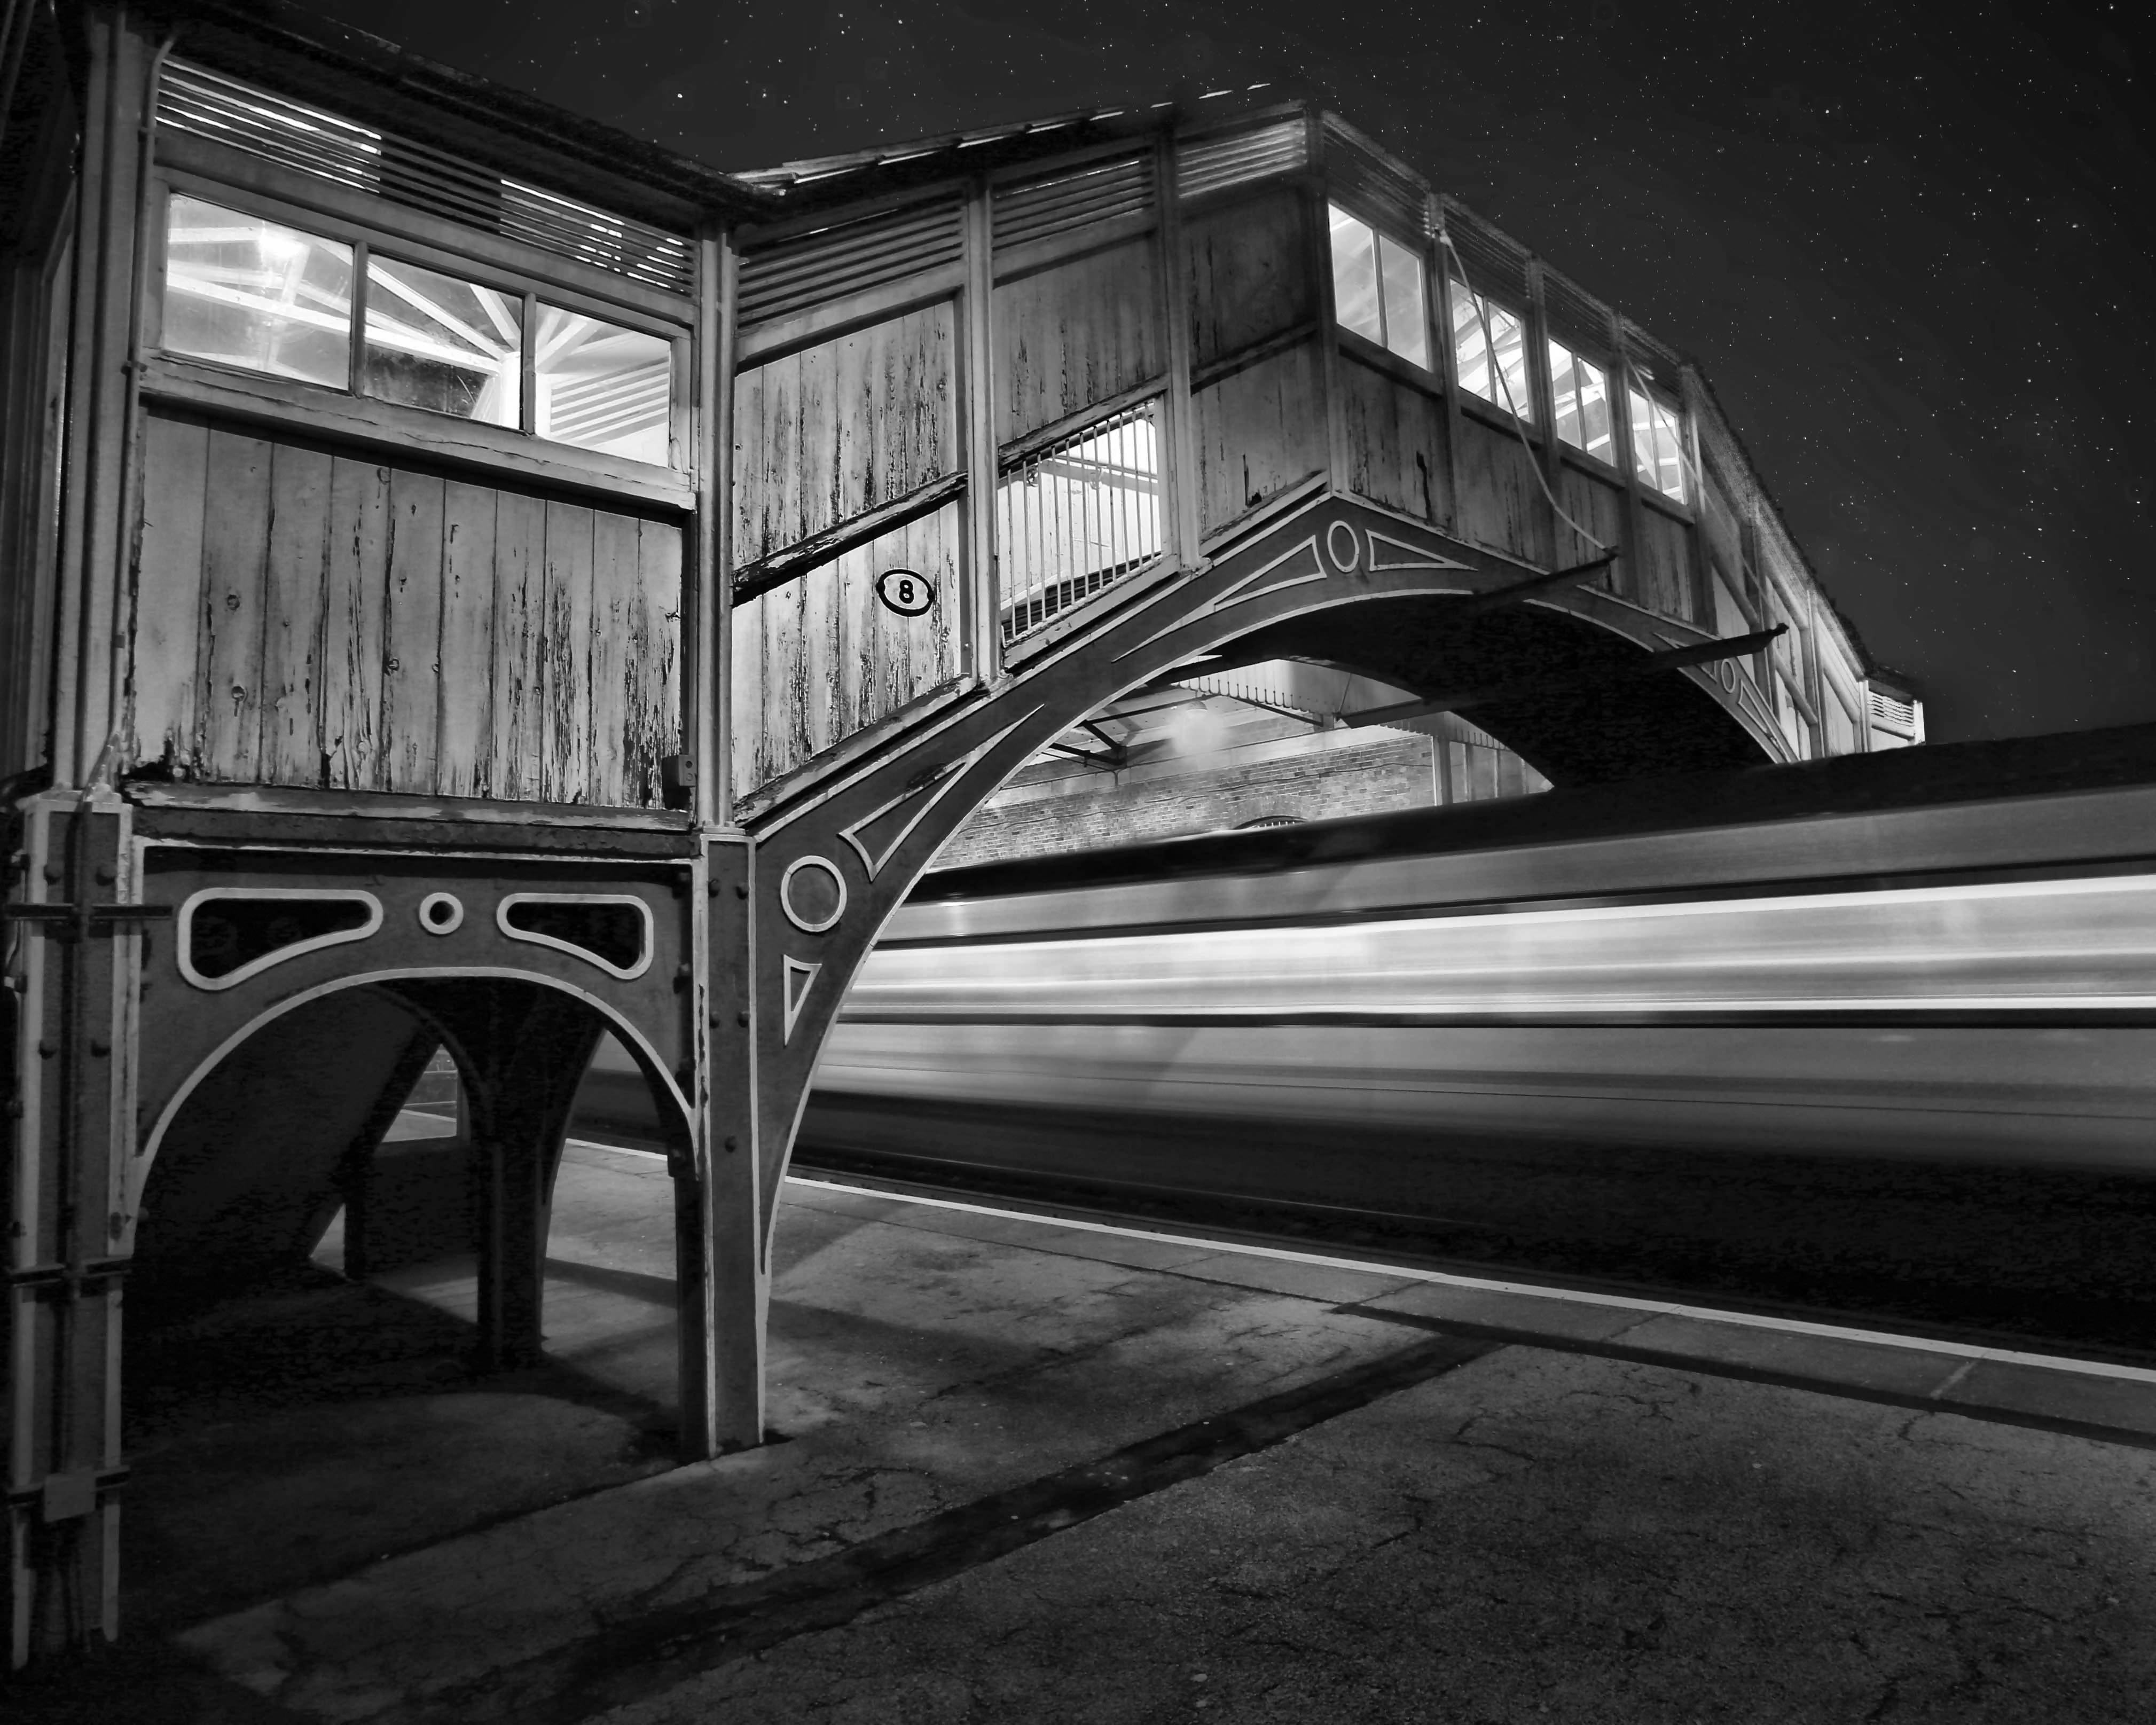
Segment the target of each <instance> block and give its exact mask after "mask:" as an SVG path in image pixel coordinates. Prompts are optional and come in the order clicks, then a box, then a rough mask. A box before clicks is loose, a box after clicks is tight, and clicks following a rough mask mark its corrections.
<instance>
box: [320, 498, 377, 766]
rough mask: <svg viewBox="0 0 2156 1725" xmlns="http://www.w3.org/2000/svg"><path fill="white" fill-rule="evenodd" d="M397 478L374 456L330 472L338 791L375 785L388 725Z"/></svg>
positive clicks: (328, 682) (328, 664) (326, 720)
mask: <svg viewBox="0 0 2156 1725" xmlns="http://www.w3.org/2000/svg"><path fill="white" fill-rule="evenodd" d="M389 477H390V470H389V469H388V468H386V467H377V466H375V465H373V464H372V462H364V461H339V462H337V463H336V466H335V468H334V470H332V471H331V475H330V561H329V569H328V573H327V578H326V580H325V581H324V583H323V597H322V616H323V624H322V716H321V737H322V748H323V752H325V753H326V755H327V756H328V757H329V761H328V765H327V768H326V779H327V783H328V785H329V787H330V788H332V789H335V790H350V791H357V790H367V789H371V788H372V787H373V785H374V782H375V778H376V774H375V771H374V763H375V760H376V758H377V739H378V737H379V735H380V732H381V723H382V606H383V602H384V599H385V598H386V597H387V586H388V583H387V581H386V579H385V576H384V572H385V571H386V569H387V568H388V547H389Z"/></svg>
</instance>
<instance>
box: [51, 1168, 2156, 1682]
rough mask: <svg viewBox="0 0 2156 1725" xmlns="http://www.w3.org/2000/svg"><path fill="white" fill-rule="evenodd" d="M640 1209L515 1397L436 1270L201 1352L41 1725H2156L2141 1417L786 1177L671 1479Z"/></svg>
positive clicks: (2123, 1380)
mask: <svg viewBox="0 0 2156 1725" xmlns="http://www.w3.org/2000/svg"><path fill="white" fill-rule="evenodd" d="M670 1250H671V1228H670V1193H669V1189H668V1182H667V1179H666V1176H665V1170H664V1166H663V1164H662V1163H660V1162H659V1161H658V1160H657V1159H656V1158H649V1157H646V1156H642V1155H639V1154H636V1153H630V1152H624V1151H618V1150H609V1149H605V1148H602V1147H596V1146H588V1145H574V1146H572V1152H571V1155H570V1158H569V1159H568V1162H567V1165H566V1167H565V1168H564V1172H563V1175H562V1187H561V1189H560V1194H559V1197H558V1199H557V1214H556V1225H555V1230H554V1234H553V1235H552V1240H551V1241H550V1254H551V1256H550V1261H549V1268H550V1282H549V1287H548V1307H547V1313H548V1316H547V1331H548V1338H549V1340H548V1346H549V1351H550V1354H551V1356H552V1364H551V1365H550V1366H549V1367H547V1368H542V1370H541V1371H539V1372H537V1373H531V1374H521V1375H519V1376H517V1377H516V1378H506V1379H505V1378H492V1379H487V1380H485V1381H483V1382H481V1383H477V1384H474V1383H470V1382H458V1381H454V1372H453V1371H452V1370H451V1369H450V1368H448V1367H444V1364H443V1363H442V1362H441V1360H440V1358H438V1356H439V1355H440V1354H441V1353H442V1349H441V1347H440V1345H439V1344H440V1343H442V1342H443V1340H444V1338H449V1337H454V1335H455V1334H456V1333H457V1332H458V1331H459V1326H460V1325H462V1324H463V1323H464V1322H465V1321H466V1319H467V1318H468V1317H469V1312H470V1305H469V1301H470V1271H469V1266H458V1265H456V1264H454V1263H449V1264H443V1265H438V1266H424V1267H423V1268H420V1269H417V1270H410V1271H403V1272H400V1273H398V1276H395V1277H393V1278H391V1282H392V1285H391V1286H388V1287H387V1288H368V1289H363V1290H362V1289H353V1288H351V1287H349V1286H337V1285H336V1283H335V1279H334V1278H332V1277H330V1276H327V1274H326V1273H325V1274H324V1276H322V1278H321V1281H320V1282H319V1284H317V1285H311V1286H305V1287H295V1288H292V1289H290V1290H285V1291H280V1292H278V1293H275V1294H274V1295H267V1296H264V1301H262V1302H260V1303H259V1305H258V1307H255V1308H253V1309H252V1311H251V1315H250V1313H240V1314H238V1315H236V1316H235V1315H232V1314H228V1315H227V1316H226V1317H224V1318H223V1319H221V1320H218V1322H223V1324H224V1325H225V1326H226V1327H225V1328H224V1329H223V1331H221V1332H217V1333H214V1334H197V1335H196V1336H194V1337H193V1339H192V1342H191V1343H189V1345H191V1346H193V1348H195V1349H196V1353H195V1354H194V1355H193V1358H197V1359H198V1360H199V1359H200V1358H204V1357H211V1358H214V1357H216V1349H217V1348H219V1347H223V1348H226V1349H227V1350H228V1358H231V1359H233V1360H235V1361H236V1360H238V1359H240V1358H243V1357H245V1358H254V1359H255V1360H256V1361H257V1369H256V1370H255V1373H254V1376H253V1377H251V1378H249V1377H247V1376H246V1375H245V1374H235V1375H234V1378H233V1380H232V1383H231V1385H230V1386H229V1387H228V1389H226V1390H225V1391H224V1392H223V1396H224V1399H223V1400H222V1401H215V1402H209V1403H205V1402H203V1400H202V1399H200V1397H199V1395H198V1396H197V1397H196V1399H194V1400H192V1401H190V1400H189V1399H187V1396H186V1395H184V1394H182V1393H181V1392H180V1391H179V1390H178V1389H174V1390H172V1392H171V1394H168V1396H167V1398H166V1399H165V1401H164V1402H163V1403H162V1404H152V1405H151V1409H150V1412H149V1414H148V1415H147V1416H146V1417H147V1418H148V1420H149V1421H150V1423H149V1425H147V1426H146V1428H145V1436H144V1438H143V1440H142V1441H141V1445H140V1449H141V1455H140V1459H139V1461H138V1465H137V1484H136V1488H135V1495H136V1498H137V1499H138V1500H139V1508H136V1509H131V1514H133V1515H134V1516H135V1517H136V1532H135V1534H134V1536H133V1537H135V1538H138V1539H139V1540H141V1542H142V1544H141V1547H140V1550H139V1554H138V1555H137V1557H136V1560H135V1563H134V1566H133V1567H132V1568H131V1575H132V1576H133V1578H134V1579H135V1583H136V1588H137V1590H138V1591H137V1595H136V1601H135V1604H134V1605H133V1609H134V1610H135V1612H136V1618H135V1624H136V1634H135V1635H133V1636H132V1637H131V1641H130V1644H129V1647H128V1650H127V1651H123V1653H122V1654H121V1655H120V1656H118V1657H115V1658H114V1659H111V1660H108V1661H105V1662H104V1663H103V1666H101V1668H100V1670H99V1671H93V1672H92V1673H90V1674H89V1675H88V1676H87V1677H86V1679H85V1681H80V1682H78V1683H76V1684H75V1685H74V1686H72V1687H70V1688H69V1689H68V1690H67V1691H66V1692H64V1693H61V1692H58V1691H52V1692H44V1693H43V1694H39V1693H33V1692H23V1694H22V1695H20V1696H18V1697H17V1701H18V1702H19V1703H20V1704H21V1705H22V1706H23V1714H22V1717H25V1718H28V1717H63V1716H66V1715H69V1713H70V1712H72V1713H73V1714H74V1716H79V1717H85V1718H87V1717H102V1718H105V1719H110V1718H113V1717H126V1718H128V1719H130V1720H139V1721H145V1722H157V1725H162V1722H164V1721H180V1720H186V1721H190V1722H193V1721H225V1720H233V1721H239V1722H246V1721H253V1720H259V1721H265V1722H266V1721H288V1722H289V1721H306V1722H338V1725H360V1722H368V1725H423V1722H424V1725H434V1722H442V1725H446V1722H451V1721H454V1722H458V1725H463V1722H468V1721H482V1720H497V1719H499V1720H515V1721H521V1722H534V1725H536V1722H541V1721H547V1722H567V1721H571V1720H583V1719H604V1720H606V1721H608V1722H610V1725H675V1722H680V1725H687V1722H690V1721H697V1722H702V1721H716V1720H723V1721H726V1722H727V1725H762V1722H771V1725H778V1722H788V1725H790V1722H796V1721H814V1722H825V1721H829V1722H834V1725H836V1722H857V1721H858V1722H871V1721H873V1722H884V1721H908V1722H911V1721H921V1722H929V1721H935V1722H942V1721H950V1722H954V1725H955V1722H960V1721H964V1722H969V1725H971V1722H983V1721H992V1722H993V1721H1003V1720H1010V1721H1026V1722H1030V1721H1035V1720H1044V1721H1064V1720H1069V1721H1074V1722H1075V1721H1086V1722H1101V1725H1106V1722H1122V1721H1131V1722H1139V1721H1144V1722H1159V1721H1171V1720H1181V1719H1191V1720H1196V1719H1200V1718H1203V1719H1224V1720H1235V1721H1245V1720H1247V1721H1253V1722H1273V1721H1280V1722H1294V1725H1306V1722H1307V1721H1308V1720H1310V1719H1312V1718H1313V1717H1324V1718H1331V1719H1337V1720H1342V1721H1358V1722H1360V1721H1395V1720H1397V1721H1403V1722H1405V1721H1415V1722H1424V1721H1436V1720H1447V1721H1450V1720H1460V1721H1476V1722H1496V1721H1514V1720H1518V1721H1536V1722H1542V1721H1578V1722H1582V1725H1585V1722H1589V1721H1592V1722H1594V1725H1609V1722H1620V1725H1621V1722H1630V1721H1635V1720H1636V1721H1655V1722H1663V1721H1667V1722H1671V1725H1684V1722H1693V1721H1702V1722H1703V1721H1716V1722H1722V1721H1727V1722H1755V1721H1758V1722H1763V1721H1782V1720H1789V1721H1798V1720H1803V1721H1809V1720H1822V1721H1825V1720H1835V1721H1839V1720H1886V1721H1892V1722H1893V1725H1907V1722H1912V1721H1938V1722H1941V1725H1945V1722H1953V1725H1971V1722H1980V1721H1992V1720H1997V1721H2001V1722H2004V1721H2014V1722H2016V1725H2021V1722H2029V1721H2039V1720H2071V1721H2075V1722H2082V1725H2113V1722H2116V1725H2137V1722H2143V1721H2156V1698H2152V1697H2156V1633H2152V1630H2156V1373H2149V1372H2146V1371H2139V1370H2136V1369H2134V1368H2127V1367H2117V1366H2112V1367H2094V1366H2086V1365H2084V1366H2076V1367H2069V1366H2062V1365H2058V1364H2046V1363H2041V1362H2040V1361H2035V1360H2031V1359H2027V1358H2015V1357H2012V1356H2010V1355H2007V1354H2004V1353H1999V1352H1998V1351H1995V1350H1984V1349H1981V1348H1970V1347H1968V1346H1962V1345H1956V1344H1950V1343H1937V1342H1933V1343H1917V1342H1913V1341H1911V1342H1887V1341H1882V1340H1879V1339H1867V1338H1863V1337H1856V1336H1853V1335H1850V1334H1845V1333H1837V1332H1834V1331H1832V1330H1831V1329H1830V1328H1829V1327H1825V1326H1809V1327H1806V1326H1792V1325H1789V1324H1788V1323H1784V1322H1777V1321H1772V1320H1763V1319H1762V1320H1738V1319H1732V1318H1729V1317H1716V1316H1711V1315H1706V1314H1702V1313H1697V1312H1687V1311H1685V1310H1682V1309H1678V1308H1673V1307H1668V1306H1658V1305H1656V1304H1655V1303H1653V1302H1647V1301H1629V1302H1627V1301H1616V1300H1613V1299H1610V1298H1607V1297H1603V1296H1551V1295H1548V1294H1542V1293H1536V1292H1531V1291H1522V1290H1519V1289H1511V1288H1507V1287H1504V1286H1497V1285H1492V1284H1488V1283H1484V1284H1480V1285H1477V1284H1474V1283H1470V1282H1465V1281H1459V1280H1456V1279H1445V1278H1440V1277H1432V1276H1427V1275H1424V1274H1420V1273H1416V1272H1411V1271H1399V1270H1392V1269H1384V1268H1369V1267H1360V1266H1353V1265H1349V1264H1345V1263H1342V1262H1338V1261H1329V1260H1322V1259H1320V1258H1317V1257H1313V1256H1312V1255H1297V1254H1292V1253H1286V1252H1282V1251H1278V1250H1270V1251H1269V1250H1255V1249H1241V1248H1237V1249H1227V1248H1223V1247H1221V1246H1219V1245H1217V1244H1213V1243H1208V1242H1204V1241H1194V1240H1183V1239H1177V1238H1174V1237H1172V1236H1168V1235H1161V1234H1158V1233H1152V1234H1147V1233H1134V1232H1128V1231H1122V1230H1115V1229H1112V1228H1110V1227H1106V1226H1094V1225H1085V1224H1077V1223H1074V1222H1071V1221H1068V1220H1064V1221H1049V1220H1043V1219H1039V1218H1036V1217H1028V1216H1023V1215H1016V1214H1008V1213H1001V1212H998V1210H996V1209H994V1208H993V1207H991V1206H983V1205H966V1204H952V1203H948V1202H934V1201H926V1200H923V1199H920V1198H918V1197H902V1196H895V1195H891V1194H876V1193H870V1192H865V1191H862V1190H860V1189H845V1188H841V1187H838V1186H834V1185H829V1184H820V1183H815V1182H813V1181H808V1180H802V1181H796V1182H795V1183H793V1186H792V1187H791V1189H789V1192H788V1202H787V1208H786V1209H785V1211H784V1212H783V1216H782V1220H781V1223H780V1230H779V1235H778V1266H777V1274H776V1279H775V1284H774V1291H773V1324H772V1337H773V1341H772V1348H773V1358H772V1370H771V1378H772V1380H773V1385H774V1394H773V1402H772V1406H771V1424H772V1426H773V1434H774V1436H775V1438H776V1439H777V1441H774V1442H773V1443H771V1444H768V1445H766V1446H765V1447H763V1448H762V1449H760V1450H755V1451H752V1452H746V1453H742V1454H739V1455H731V1456H727V1457H725V1458H722V1459H721V1460H719V1461H713V1462H709V1463H702V1464H697V1465H694V1466H685V1467H673V1466H670V1465H669V1463H668V1461H667V1459H666V1455H665V1448H664V1445H663V1441H662V1440H661V1434H662V1433H663V1430H664V1429H665V1425H666V1421H667V1419H668V1417H669V1414H668V1405H667V1404H668V1402H669V1400H670V1395H671V1384H672V1373H673V1332H672V1322H673V1321H672V1314H671V1310H670V1303H671V1283H670V1280H669V1276H668V1271H669V1269H670ZM280 1302H281V1303H280ZM369 1302H372V1303H369ZM460 1302H462V1303H461V1304H460ZM392 1307H393V1308H394V1312H393V1313H392V1311H391V1309H392ZM385 1313H391V1315H393V1316H394V1315H397V1314H401V1315H402V1316H401V1317H400V1318H399V1322H404V1323H405V1324H406V1329H405V1331H403V1332H398V1331H396V1327H395V1325H394V1324H385V1322H383V1321H382V1320H383V1317H384V1314H385ZM250 1326H252V1328H250ZM393 1333H401V1334H407V1335H408V1337H413V1338H416V1339H413V1340H411V1341H410V1342H409V1344H408V1345H405V1344H403V1343H394V1342H393V1341H391V1340H387V1339H383V1338H385V1337H390V1336H392V1335H393ZM266 1337H284V1338H285V1340H284V1341H283V1342H281V1343H277V1344H276V1346H275V1347H273V1346H271V1345H270V1344H269V1342H267V1341H265V1339H264V1338H266ZM181 1340H182V1341H187V1338H185V1337H182V1338H181ZM172 1345H173V1346H175V1347H177V1346H178V1345H180V1344H179V1343H177V1342H176V1343H173V1344H172ZM280 1347H281V1348H283V1349H284V1352H283V1353H279V1352H278V1351H277V1349H278V1348H280ZM205 1348H207V1349H208V1350H209V1353H208V1356H205V1355H204V1354H203V1349H205ZM265 1348H267V1349H268V1352H267V1353H266V1354H265V1353H264V1349H265ZM430 1349H431V1350H432V1351H431V1352H430V1351H429V1350H430ZM400 1350H401V1351H400ZM340 1373H341V1374H342V1375H341V1376H340V1375H339V1374H340ZM444 1373H448V1375H444ZM308 1384H311V1386H312V1387H311V1388H308V1387H305V1386H306V1385H308ZM295 1386H298V1387H295ZM280 1398H281V1399H280ZM160 1408H162V1413H161V1412H160V1411H159V1409H160ZM160 1420H162V1425H161V1424H159V1423H158V1422H159V1421H160ZM115 1693H118V1694H120V1695H121V1697H122V1698H121V1704H120V1705H118V1706H117V1707H115V1702H114V1698H115ZM100 1707H101V1708H102V1711H101V1712H100V1711H99V1710H98V1709H99V1708H100Z"/></svg>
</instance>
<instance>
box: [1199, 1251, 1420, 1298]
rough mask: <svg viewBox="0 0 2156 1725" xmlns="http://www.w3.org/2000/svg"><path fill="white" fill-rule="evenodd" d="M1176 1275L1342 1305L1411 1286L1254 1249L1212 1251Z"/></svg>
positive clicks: (1401, 1279)
mask: <svg viewBox="0 0 2156 1725" xmlns="http://www.w3.org/2000/svg"><path fill="white" fill-rule="evenodd" d="M1175 1273H1176V1274H1177V1275H1178V1276H1198V1277H1199V1278H1201V1279H1202V1280H1204V1281H1224V1282H1229V1283H1231V1284H1232V1285H1234V1286H1236V1287H1239V1288H1271V1289H1273V1290H1274V1291H1276V1292H1279V1293H1283V1294H1294V1295H1297V1296H1300V1297H1301V1298H1302V1299H1305V1300H1329V1301H1333V1302H1335V1303H1336V1304H1338V1305H1342V1306H1353V1305H1358V1304H1361V1303H1363V1302H1366V1301H1373V1300H1380V1299H1383V1297H1384V1296H1386V1295H1388V1294H1391V1293H1396V1292H1398V1291H1400V1290H1401V1289H1404V1288H1407V1287H1411V1286H1414V1284H1413V1282H1412V1281H1409V1279H1407V1278H1405V1277H1403V1276H1389V1275H1387V1274H1386V1273H1385V1272H1384V1271H1376V1270H1343V1269H1340V1268H1337V1267H1336V1266H1332V1265H1330V1264H1308V1263H1303V1262H1301V1261H1299V1260H1296V1259H1293V1258H1269V1257H1264V1256H1260V1255H1256V1254H1255V1253H1244V1252H1214V1253H1211V1254H1209V1255H1207V1256H1205V1257H1203V1258H1198V1259H1193V1260H1191V1261H1190V1262H1188V1263H1186V1264H1178V1266H1176V1269H1175Z"/></svg>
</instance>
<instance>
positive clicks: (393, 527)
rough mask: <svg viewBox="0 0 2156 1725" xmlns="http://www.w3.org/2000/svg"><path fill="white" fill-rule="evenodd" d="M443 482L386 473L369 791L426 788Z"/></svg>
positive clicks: (434, 723)
mask: <svg viewBox="0 0 2156 1725" xmlns="http://www.w3.org/2000/svg"><path fill="white" fill-rule="evenodd" d="M443 493H444V483H443V481H442V480H439V479H438V478H436V477H435V476H434V475H432V474H423V473H407V472H405V471H403V470H402V469H397V470H392V472H391V475H390V480H389V567H388V583H387V586H386V588H385V597H384V601H383V619H382V628H383V637H384V639H386V640H387V642H388V652H387V654H386V655H385V656H384V657H383V659H382V725H381V730H380V732H379V737H380V744H379V750H380V752H379V753H378V755H377V758H376V762H375V781H376V783H375V788H377V789H378V790H384V791H410V792H422V793H423V792H431V791H432V790H433V789H434V752H435V742H436V739H437V737H438V735H439V732H438V729H437V727H438V726H439V722H440V719H441V677H442V664H441V658H442V512H443Z"/></svg>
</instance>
